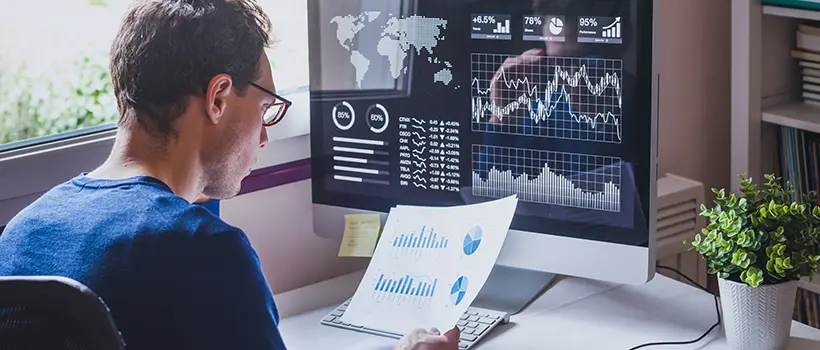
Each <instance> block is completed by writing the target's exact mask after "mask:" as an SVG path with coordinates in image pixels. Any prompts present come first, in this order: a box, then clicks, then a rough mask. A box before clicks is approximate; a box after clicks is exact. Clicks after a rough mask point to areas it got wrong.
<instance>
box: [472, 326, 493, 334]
mask: <svg viewBox="0 0 820 350" xmlns="http://www.w3.org/2000/svg"><path fill="white" fill-rule="evenodd" d="M489 328H490V326H488V325H486V324H480V325H478V327H476V328H475V332H473V334H478V335H481V334H484V332H486V331H487V329H489Z"/></svg>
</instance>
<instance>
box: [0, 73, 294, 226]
mask: <svg viewBox="0 0 820 350" xmlns="http://www.w3.org/2000/svg"><path fill="white" fill-rule="evenodd" d="M280 94H281V95H282V96H284V97H286V98H288V99H290V100H291V101H293V106H292V107H291V108H290V110H289V111H288V115H287V116H286V117H285V119H283V120H282V122H280V123H279V124H277V125H275V126H273V127H270V128H267V129H266V130H267V133H268V138H269V140H270V141H269V144H268V146H267V147H265V148H263V149H261V150H260V151H259V157H258V161H257V163H256V165H255V166H254V168H253V169H254V170H260V169H265V168H269V167H272V166H276V165H280V164H285V163H290V162H294V161H298V160H302V159H307V158H310V140H309V136H308V135H309V134H310V92H309V89H308V86H306V85H305V86H300V87H296V88H292V89H286V90H283V91H281V92H280ZM95 128H99V129H100V131H97V132H89V131H90V129H93V128H89V129H87V130H78V131H76V132H69V133H65V134H60V135H53V136H51V137H48V138H50V139H51V140H49V139H48V138H46V139H43V138H39V139H32V140H31V141H21V142H20V143H15V144H17V145H20V147H15V148H11V149H8V150H6V151H2V152H0V184H2V185H0V226H3V225H6V224H7V223H8V221H9V220H10V219H11V218H12V217H14V215H16V214H17V213H18V212H19V211H20V210H22V209H23V208H25V207H26V206H28V205H29V204H31V203H32V202H33V201H34V200H36V199H37V198H38V197H40V196H41V195H42V194H43V193H45V192H46V191H48V190H49V189H51V188H52V187H54V186H56V185H58V184H59V183H62V182H64V181H66V180H68V179H70V178H72V177H74V176H77V175H79V174H80V173H83V172H88V171H91V170H93V169H94V168H96V167H97V166H98V165H100V164H102V163H103V162H104V161H105V159H106V158H107V157H108V155H109V154H110V152H111V148H112V147H113V145H114V140H115V138H116V133H117V131H116V129H111V126H110V125H103V126H98V127H95ZM71 134H76V136H73V137H72V136H71ZM15 144H9V145H15ZM26 144H28V145H26Z"/></svg>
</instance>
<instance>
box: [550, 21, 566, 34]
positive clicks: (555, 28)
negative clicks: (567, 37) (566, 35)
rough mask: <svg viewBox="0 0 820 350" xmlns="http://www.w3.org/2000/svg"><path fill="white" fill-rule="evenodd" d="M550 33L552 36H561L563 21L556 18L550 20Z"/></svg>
mask: <svg viewBox="0 0 820 350" xmlns="http://www.w3.org/2000/svg"><path fill="white" fill-rule="evenodd" d="M549 24H550V33H552V35H558V34H561V32H563V31H564V21H562V20H561V19H560V18H558V17H553V18H550V23H549Z"/></svg>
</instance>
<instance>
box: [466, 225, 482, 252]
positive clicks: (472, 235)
mask: <svg viewBox="0 0 820 350" xmlns="http://www.w3.org/2000/svg"><path fill="white" fill-rule="evenodd" d="M481 236H482V233H481V226H474V227H473V228H471V229H470V231H468V232H467V234H466V235H464V254H465V255H473V254H475V252H476V251H477V250H478V247H479V246H480V245H481Z"/></svg>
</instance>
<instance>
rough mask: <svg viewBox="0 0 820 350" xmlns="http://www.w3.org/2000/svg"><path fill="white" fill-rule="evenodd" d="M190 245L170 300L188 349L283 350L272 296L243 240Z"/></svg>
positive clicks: (229, 237) (228, 235) (232, 235)
mask: <svg viewBox="0 0 820 350" xmlns="http://www.w3.org/2000/svg"><path fill="white" fill-rule="evenodd" d="M194 240H195V241H196V242H195V243H194V248H193V249H192V254H191V256H190V259H188V260H187V263H185V264H184V265H185V266H186V268H185V269H186V270H187V271H181V272H182V274H183V275H182V276H179V277H180V278H179V282H180V286H182V288H181V290H179V293H178V294H177V295H176V296H175V299H176V302H177V303H178V304H177V310H178V311H179V313H178V314H177V318H178V320H177V322H176V323H177V325H178V327H180V330H181V331H182V332H184V333H185V338H186V339H188V341H189V342H190V344H189V345H190V348H191V349H204V350H208V349H258V350H284V349H285V345H284V342H283V340H282V336H281V334H280V333H279V330H278V328H277V326H278V323H279V315H278V312H277V310H276V304H275V302H274V298H273V293H272V292H271V289H270V287H269V285H268V283H267V281H266V279H265V276H264V275H263V273H262V268H261V264H260V261H259V258H258V256H257V254H256V252H255V251H254V250H253V248H252V247H251V245H250V242H249V241H248V239H247V237H246V236H245V234H244V233H243V232H242V231H239V230H235V231H228V232H221V233H218V234H208V235H205V236H199V237H196V238H194Z"/></svg>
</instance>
